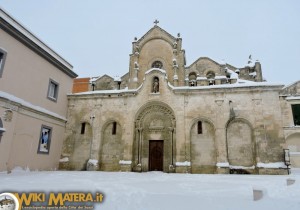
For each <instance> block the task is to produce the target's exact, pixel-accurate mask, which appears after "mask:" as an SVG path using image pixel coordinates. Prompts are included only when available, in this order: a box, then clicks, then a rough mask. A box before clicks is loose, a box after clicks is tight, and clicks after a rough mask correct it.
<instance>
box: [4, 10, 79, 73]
mask: <svg viewBox="0 0 300 210" xmlns="http://www.w3.org/2000/svg"><path fill="white" fill-rule="evenodd" d="M0 17H1V18H3V19H4V20H5V21H6V22H7V23H9V24H10V25H11V26H12V27H13V28H15V29H16V30H18V31H19V32H20V33H21V34H23V35H24V36H26V37H27V38H28V39H30V40H31V41H32V42H34V43H35V44H36V45H38V46H39V47H40V48H42V49H43V50H44V51H46V52H47V53H49V54H50V55H51V56H52V57H54V58H55V59H56V60H58V61H59V62H60V63H61V64H63V65H64V66H65V67H67V68H68V69H69V70H72V69H73V66H72V65H71V64H70V63H69V62H67V61H66V60H65V59H64V58H62V57H61V56H60V55H59V54H58V53H56V52H55V51H54V50H52V49H51V48H50V47H49V46H47V45H46V44H45V43H44V42H43V41H41V40H40V39H39V38H37V37H36V36H35V35H34V34H33V33H32V32H31V31H29V30H28V29H26V28H25V27H24V26H23V25H22V24H20V22H19V21H17V20H16V19H15V18H13V17H12V16H10V15H9V14H8V13H7V12H6V11H4V10H3V9H2V8H1V7H0Z"/></svg>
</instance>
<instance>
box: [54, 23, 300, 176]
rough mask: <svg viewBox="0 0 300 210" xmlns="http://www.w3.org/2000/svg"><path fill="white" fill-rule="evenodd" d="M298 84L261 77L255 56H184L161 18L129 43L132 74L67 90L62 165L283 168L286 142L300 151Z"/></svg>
mask: <svg viewBox="0 0 300 210" xmlns="http://www.w3.org/2000/svg"><path fill="white" fill-rule="evenodd" d="M291 90H294V92H292V91H291ZM299 92H300V85H299V82H296V83H294V84H293V85H291V86H288V87H284V86H283V85H280V84H272V83H267V82H264V81H263V77H262V70H261V65H260V63H259V62H258V61H256V62H253V61H252V60H251V57H250V59H249V62H248V65H246V66H245V67H242V68H236V67H234V66H232V65H229V64H226V63H224V62H216V61H214V60H212V59H210V58H206V57H201V58H199V59H198V60H196V61H195V62H194V63H192V64H191V65H190V66H186V58H185V51H184V50H183V49H182V38H181V37H180V34H178V35H177V37H174V36H172V35H170V34H169V33H167V32H166V31H165V30H163V29H162V28H160V27H159V26H157V23H156V24H155V25H154V26H153V27H152V28H151V29H150V30H149V31H148V32H147V33H146V34H145V35H144V36H143V37H141V38H140V39H137V38H135V40H134V42H133V43H132V54H130V64H129V72H128V73H127V74H125V75H124V76H122V77H121V78H112V77H110V76H108V75H104V76H102V77H99V78H93V79H92V80H91V85H90V87H89V90H87V91H86V92H78V93H74V94H71V95H69V96H68V99H69V104H68V108H69V110H68V122H67V127H66V138H65V141H64V146H63V151H62V159H61V162H60V169H65V170H86V169H88V170H103V171H136V172H145V171H155V170H157V171H163V172H172V173H173V172H176V173H229V172H230V171H234V170H236V171H237V172H242V173H244V172H245V173H253V174H285V173H286V166H285V165H284V159H283V154H284V152H283V149H285V148H294V150H295V151H294V152H295V154H297V153H299V152H300V146H299V141H298V140H299V136H300V134H299V133H300V129H299V127H297V124H296V123H294V121H295V119H294V120H293V112H292V109H291V104H297V103H298V104H299V103H300V102H299V98H297V95H299ZM295 96H296V97H295ZM294 118H295V116H294ZM291 135H292V140H291V141H293V142H294V143H292V144H291V145H288V144H287V142H288V138H289V136H291ZM294 139H296V140H294ZM297 139H298V140H297ZM299 154H300V153H299ZM293 158H294V159H293V161H294V162H293V164H295V165H296V166H297V164H299V159H297V158H299V157H296V156H295V157H293ZM299 165H300V164H299ZM298 167H300V166H298Z"/></svg>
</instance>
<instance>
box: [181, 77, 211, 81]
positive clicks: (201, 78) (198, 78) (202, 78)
mask: <svg viewBox="0 0 300 210" xmlns="http://www.w3.org/2000/svg"><path fill="white" fill-rule="evenodd" d="M186 79H187V80H189V78H186ZM197 80H207V78H206V77H197Z"/></svg>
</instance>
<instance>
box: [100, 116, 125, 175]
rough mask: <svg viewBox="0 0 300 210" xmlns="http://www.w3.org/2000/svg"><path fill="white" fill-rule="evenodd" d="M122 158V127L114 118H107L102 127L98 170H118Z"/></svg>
mask: <svg viewBox="0 0 300 210" xmlns="http://www.w3.org/2000/svg"><path fill="white" fill-rule="evenodd" d="M122 159H123V141H122V127H121V124H120V123H119V122H118V121H116V120H108V121H107V122H106V123H105V124H104V126H103V128H102V140H101V148H100V161H99V162H100V170H102V171H119V170H120V169H121V168H120V164H119V162H120V160H122Z"/></svg>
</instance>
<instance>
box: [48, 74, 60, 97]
mask: <svg viewBox="0 0 300 210" xmlns="http://www.w3.org/2000/svg"><path fill="white" fill-rule="evenodd" d="M57 96H58V83H57V82H55V81H53V80H52V79H50V81H49V87H48V98H49V99H50V100H52V101H57Z"/></svg>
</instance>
